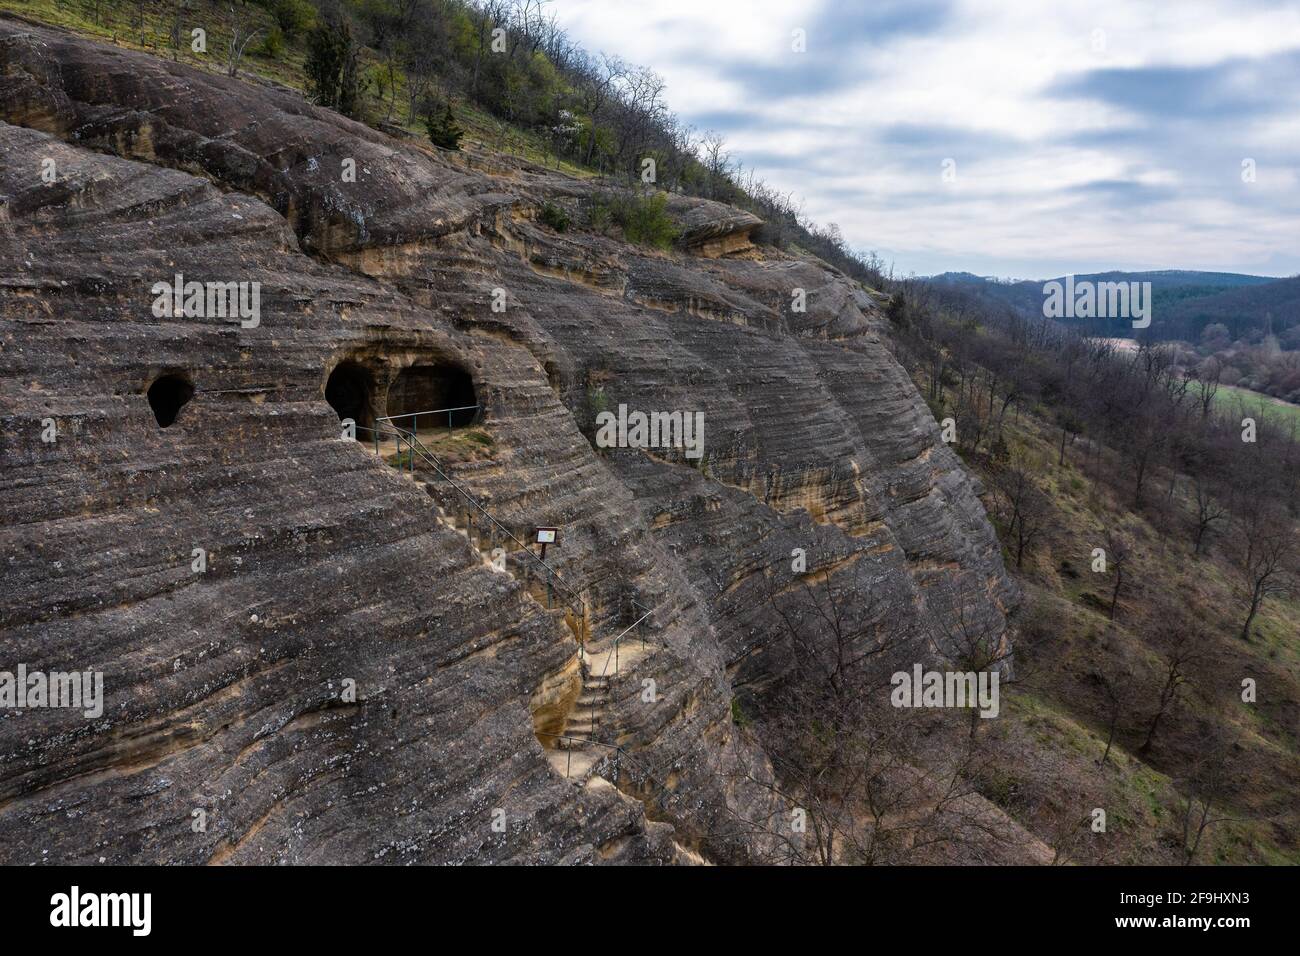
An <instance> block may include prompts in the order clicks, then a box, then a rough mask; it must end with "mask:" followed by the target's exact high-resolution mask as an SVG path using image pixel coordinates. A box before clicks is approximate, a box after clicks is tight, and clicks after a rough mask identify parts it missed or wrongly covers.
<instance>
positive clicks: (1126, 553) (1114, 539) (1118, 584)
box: [1106, 529, 1133, 621]
mask: <svg viewBox="0 0 1300 956" xmlns="http://www.w3.org/2000/svg"><path fill="white" fill-rule="evenodd" d="M1106 560H1107V561H1109V562H1110V566H1111V567H1112V568H1113V569H1114V572H1115V584H1114V586H1113V587H1112V588H1111V591H1110V608H1109V610H1108V611H1107V614H1108V616H1109V617H1110V619H1111V620H1112V621H1113V620H1115V608H1116V607H1118V606H1119V598H1120V594H1121V592H1123V590H1124V579H1125V576H1126V575H1127V573H1128V568H1129V564H1130V562H1131V561H1132V560H1133V545H1132V543H1131V542H1130V541H1129V540H1128V538H1126V537H1125V536H1124V535H1123V533H1121V532H1119V531H1116V530H1113V529H1112V530H1111V531H1108V532H1107V533H1106Z"/></svg>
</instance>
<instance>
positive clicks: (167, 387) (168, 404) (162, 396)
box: [148, 375, 194, 428]
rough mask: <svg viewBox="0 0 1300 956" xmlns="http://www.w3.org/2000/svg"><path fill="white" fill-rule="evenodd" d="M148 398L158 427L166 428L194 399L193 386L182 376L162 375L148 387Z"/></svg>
mask: <svg viewBox="0 0 1300 956" xmlns="http://www.w3.org/2000/svg"><path fill="white" fill-rule="evenodd" d="M148 397H149V407H150V408H152V409H153V417H154V418H156V419H157V420H158V427H159V428H167V427H168V426H169V425H171V424H172V423H173V422H175V421H176V416H177V415H179V414H180V411H181V409H182V408H184V407H185V405H186V403H187V402H189V400H190V399H191V398H193V397H194V385H193V383H191V382H190V381H189V379H187V378H185V376H183V375H162V376H159V377H158V378H156V379H154V383H153V384H152V385H150V386H149V392H148Z"/></svg>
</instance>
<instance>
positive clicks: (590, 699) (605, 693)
mask: <svg viewBox="0 0 1300 956" xmlns="http://www.w3.org/2000/svg"><path fill="white" fill-rule="evenodd" d="M608 703H609V690H608V689H607V688H602V689H600V690H597V691H593V692H592V693H587V692H586V691H583V693H582V696H581V697H579V698H578V706H579V707H585V708H587V709H591V708H593V707H604V706H605V705H606V704H608Z"/></svg>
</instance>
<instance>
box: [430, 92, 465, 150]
mask: <svg viewBox="0 0 1300 956" xmlns="http://www.w3.org/2000/svg"><path fill="white" fill-rule="evenodd" d="M424 128H425V130H426V131H427V132H428V134H429V142H431V143H433V145H434V146H440V147H442V148H443V149H460V138H461V137H462V136H464V135H465V131H464V130H462V129H461V128H460V126H459V125H458V124H457V123H456V116H455V114H453V113H452V111H451V103H444V104H443V106H442V109H438V108H436V107H431V108H430V109H429V110H428V112H426V113H425V114H424Z"/></svg>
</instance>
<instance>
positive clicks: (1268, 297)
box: [929, 269, 1300, 340]
mask: <svg viewBox="0 0 1300 956" xmlns="http://www.w3.org/2000/svg"><path fill="white" fill-rule="evenodd" d="M1074 278H1075V281H1076V282H1080V281H1084V280H1090V281H1093V282H1150V283H1151V294H1152V300H1153V301H1152V309H1153V320H1154V321H1153V325H1152V332H1153V333H1154V334H1155V335H1156V337H1158V338H1176V339H1192V340H1196V339H1198V338H1199V337H1200V335H1201V332H1202V330H1203V329H1204V328H1205V326H1207V325H1210V324H1211V323H1216V322H1218V323H1222V324H1224V325H1226V326H1227V327H1228V329H1229V331H1230V333H1231V334H1232V337H1233V338H1234V339H1235V338H1239V337H1241V336H1242V335H1244V334H1246V333H1248V332H1250V331H1251V330H1255V329H1265V328H1267V327H1268V326H1269V324H1270V315H1271V327H1272V331H1273V332H1275V333H1281V332H1283V331H1284V330H1285V329H1287V328H1290V327H1292V326H1296V325H1300V278H1291V279H1275V278H1271V277H1269V276H1255V275H1243V274H1240V273H1234V272H1196V271H1190V270H1181V269H1168V270H1161V271H1156V272H1094V273H1088V274H1081V275H1076V276H1075V277H1074ZM929 281H931V282H933V283H936V284H940V285H944V286H947V287H956V288H959V289H961V290H962V291H964V292H966V293H969V294H973V295H975V296H977V297H978V298H980V299H981V300H983V301H985V302H986V303H988V304H990V305H1002V306H1006V307H1010V308H1011V310H1012V311H1014V312H1017V313H1019V314H1021V315H1025V316H1035V315H1042V307H1043V285H1044V283H1046V282H1050V281H1061V282H1063V281H1064V277H1063V276H1061V277H1057V278H1056V279H1055V280H1051V279H1042V280H1023V281H1017V282H1012V281H1007V280H1000V279H995V278H988V277H984V276H977V275H974V274H972V273H969V272H944V273H941V274H939V275H936V276H933V277H931V279H930V280H929ZM1092 325H1093V326H1095V327H1094V328H1087V329H1085V331H1089V332H1095V333H1102V334H1113V333H1114V332H1115V331H1116V330H1115V327H1114V325H1115V324H1114V322H1113V321H1107V320H1095V321H1094V322H1093V323H1092Z"/></svg>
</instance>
